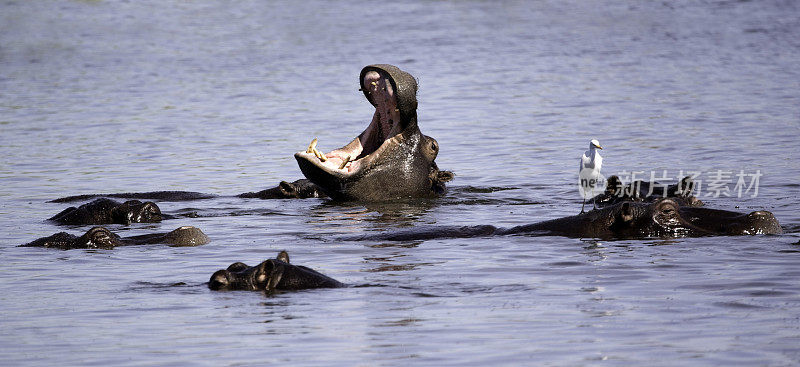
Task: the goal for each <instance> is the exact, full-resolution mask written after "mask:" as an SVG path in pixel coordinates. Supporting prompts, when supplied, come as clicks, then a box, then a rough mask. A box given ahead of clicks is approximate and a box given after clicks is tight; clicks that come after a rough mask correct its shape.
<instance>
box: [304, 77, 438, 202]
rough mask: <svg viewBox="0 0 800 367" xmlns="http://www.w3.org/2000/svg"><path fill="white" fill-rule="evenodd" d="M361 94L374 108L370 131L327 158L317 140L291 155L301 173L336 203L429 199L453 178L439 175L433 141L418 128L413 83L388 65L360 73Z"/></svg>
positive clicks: (368, 127) (435, 148)
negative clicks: (344, 201)
mask: <svg viewBox="0 0 800 367" xmlns="http://www.w3.org/2000/svg"><path fill="white" fill-rule="evenodd" d="M360 84H361V90H362V91H363V92H364V96H366V98H367V100H368V101H369V102H370V103H371V104H372V105H373V106H374V107H375V114H374V115H373V117H372V122H370V124H369V126H367V128H366V129H365V130H364V131H363V132H362V133H361V134H360V135H358V136H357V137H356V138H355V139H353V141H352V142H350V143H349V144H347V145H345V146H343V147H341V148H339V149H335V150H332V151H330V152H328V153H322V152H320V151H319V150H317V148H316V139H314V141H312V142H311V145H310V146H309V147H308V149H306V150H305V151H301V152H298V153H295V155H294V156H295V158H296V159H297V163H298V164H299V165H300V170H301V171H303V175H305V176H306V178H308V179H309V180H310V181H311V182H313V183H314V184H316V185H317V186H319V187H320V189H321V190H322V191H323V192H324V193H325V194H327V195H328V196H329V197H331V198H332V199H335V200H358V201H385V200H393V199H400V198H410V197H431V196H434V195H437V194H441V193H443V192H444V190H445V185H444V183H445V182H447V181H449V180H450V179H452V173H451V172H447V171H439V168H438V167H437V166H436V163H435V162H434V160H435V159H436V156H437V154H438V153H439V144H438V143H437V142H436V139H434V138H431V137H429V136H426V135H423V134H422V133H421V132H420V130H419V126H418V125H417V96H416V95H417V82H416V80H415V79H414V77H413V76H411V74H409V73H407V72H404V71H402V70H400V69H399V68H397V67H396V66H393V65H386V64H381V65H370V66H367V67H365V68H364V69H363V70H361V76H360Z"/></svg>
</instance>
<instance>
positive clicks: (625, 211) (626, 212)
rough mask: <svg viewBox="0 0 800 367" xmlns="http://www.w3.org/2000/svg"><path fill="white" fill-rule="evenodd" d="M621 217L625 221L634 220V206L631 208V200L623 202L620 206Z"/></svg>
mask: <svg viewBox="0 0 800 367" xmlns="http://www.w3.org/2000/svg"><path fill="white" fill-rule="evenodd" d="M620 218H621V219H622V221H623V222H625V223H628V222H630V221H632V220H633V208H631V203H630V202H628V201H626V202H624V203H622V208H620Z"/></svg>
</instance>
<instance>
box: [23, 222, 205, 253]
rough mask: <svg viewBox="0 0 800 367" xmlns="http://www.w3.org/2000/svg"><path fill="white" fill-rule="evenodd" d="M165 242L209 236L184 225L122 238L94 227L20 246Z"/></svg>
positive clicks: (193, 242)
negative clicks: (80, 233)
mask: <svg viewBox="0 0 800 367" xmlns="http://www.w3.org/2000/svg"><path fill="white" fill-rule="evenodd" d="M156 243H163V244H169V245H172V246H200V245H205V244H206V243H208V236H206V235H205V233H203V231H201V230H200V229H199V228H196V227H191V226H184V227H180V228H177V229H175V230H173V231H171V232H167V233H153V234H145V235H139V236H131V237H125V238H122V237H120V236H118V235H116V234H114V233H113V232H111V231H109V230H108V229H106V228H103V227H93V228H91V229H90V230H88V231H86V233H84V234H83V235H82V236H80V237H79V236H75V235H71V234H69V233H67V232H59V233H56V234H54V235H52V236H48V237H42V238H40V239H38V240H35V241H33V242H30V243H26V244H24V245H20V247H47V248H58V249H62V250H70V249H79V248H80V249H112V248H114V247H117V246H130V245H147V244H156Z"/></svg>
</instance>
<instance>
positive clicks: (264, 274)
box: [208, 251, 344, 292]
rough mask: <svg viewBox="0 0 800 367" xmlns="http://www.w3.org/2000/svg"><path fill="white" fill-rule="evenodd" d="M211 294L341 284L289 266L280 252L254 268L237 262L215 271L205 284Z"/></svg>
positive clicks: (286, 257) (284, 255) (300, 268)
mask: <svg viewBox="0 0 800 367" xmlns="http://www.w3.org/2000/svg"><path fill="white" fill-rule="evenodd" d="M208 287H209V288H211V289H212V290H246V291H266V292H273V291H275V290H300V289H309V288H338V287H344V284H342V283H340V282H338V281H337V280H335V279H333V278H330V277H328V276H326V275H323V274H321V273H319V272H317V271H315V270H313V269H310V268H307V267H305V266H299V265H292V264H290V263H289V254H288V253H286V251H281V252H280V253H279V254H278V256H277V257H276V258H275V259H270V260H267V261H264V262H262V263H261V264H258V265H256V266H247V265H246V264H244V263H240V262H236V263H233V264H231V266H229V267H228V268H227V269H224V270H218V271H216V272H215V273H214V274H213V275H211V279H210V280H209V281H208Z"/></svg>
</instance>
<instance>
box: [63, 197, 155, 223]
mask: <svg viewBox="0 0 800 367" xmlns="http://www.w3.org/2000/svg"><path fill="white" fill-rule="evenodd" d="M161 219H163V217H162V215H161V209H159V208H158V205H156V204H155V203H153V202H152V201H146V202H141V201H139V200H129V201H126V202H124V203H120V202H118V201H114V200H111V199H106V198H100V199H96V200H94V201H92V202H89V203H86V204H83V205H81V206H79V207H77V208H76V207H74V206H73V207H69V208H67V209H64V210H63V211H62V212H60V213H58V214H56V215H54V216H53V217H51V218H50V219H49V220H52V221H55V222H58V223H59V224H131V223H154V222H160V221H161Z"/></svg>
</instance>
